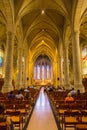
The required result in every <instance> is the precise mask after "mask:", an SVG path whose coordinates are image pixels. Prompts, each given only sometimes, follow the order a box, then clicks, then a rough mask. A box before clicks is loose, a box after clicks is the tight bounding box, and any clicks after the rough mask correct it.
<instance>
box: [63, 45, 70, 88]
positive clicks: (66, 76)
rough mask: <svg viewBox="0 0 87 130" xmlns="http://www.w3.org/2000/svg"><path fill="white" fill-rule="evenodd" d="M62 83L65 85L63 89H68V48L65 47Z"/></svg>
mask: <svg viewBox="0 0 87 130" xmlns="http://www.w3.org/2000/svg"><path fill="white" fill-rule="evenodd" d="M64 85H65V89H70V84H69V60H68V49H67V48H64Z"/></svg>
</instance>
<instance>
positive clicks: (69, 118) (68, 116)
mask: <svg viewBox="0 0 87 130" xmlns="http://www.w3.org/2000/svg"><path fill="white" fill-rule="evenodd" d="M78 123H79V112H78V111H75V112H71V111H65V112H64V117H63V125H64V130H66V128H67V127H73V128H74V129H75V126H76V124H78Z"/></svg>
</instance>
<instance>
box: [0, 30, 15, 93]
mask: <svg viewBox="0 0 87 130" xmlns="http://www.w3.org/2000/svg"><path fill="white" fill-rule="evenodd" d="M13 48H14V33H13V32H11V31H8V32H7V48H6V62H5V77H4V85H3V87H2V92H3V93H5V92H9V91H11V90H13V85H12V69H13Z"/></svg>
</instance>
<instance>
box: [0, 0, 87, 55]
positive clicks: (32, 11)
mask: <svg viewBox="0 0 87 130" xmlns="http://www.w3.org/2000/svg"><path fill="white" fill-rule="evenodd" d="M1 1H2V2H0V10H1V12H0V40H1V39H5V38H6V25H5V23H6V14H5V9H6V8H4V6H5V5H4V4H3V3H5V0H1ZM3 1H4V2H3ZM7 1H8V2H9V3H10V5H11V8H12V10H13V15H14V19H15V20H14V21H15V23H16V33H17V34H18V32H17V28H18V27H19V26H21V28H22V32H23V34H22V36H23V40H24V41H27V43H28V47H29V48H30V49H33V48H35V49H36V48H39V47H40V48H41V46H42V47H44V48H43V49H45V48H46V47H47V49H50V50H53V53H54V50H56V48H58V43H59V38H63V36H66V38H65V39H66V40H67V41H68V37H70V34H69V33H70V31H69V33H68V31H65V35H64V27H65V25H67V26H69V30H70V25H69V23H70V22H71V21H73V20H72V17H73V16H74V13H75V11H76V7H77V4H78V3H79V2H81V0H11V1H10V0H7ZM83 1H84V4H83V5H84V7H85V9H84V7H82V10H81V15H82V17H81V23H80V24H81V26H80V37H81V38H82V39H87V24H86V23H87V11H86V7H87V4H86V3H87V2H86V0H83ZM78 7H81V5H80V6H78ZM42 10H44V14H42V13H41V12H42ZM17 34H16V35H17ZM20 34H21V32H19V35H20ZM68 34H69V35H68ZM19 35H18V37H17V38H19ZM42 40H44V43H43V44H42V43H41V41H42ZM66 44H67V42H66ZM69 47H70V49H69V53H71V52H72V51H70V50H71V48H72V46H71V44H70V46H69ZM43 49H42V50H43ZM71 54H72V53H71Z"/></svg>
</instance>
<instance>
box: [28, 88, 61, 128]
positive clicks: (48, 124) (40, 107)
mask: <svg viewBox="0 0 87 130" xmlns="http://www.w3.org/2000/svg"><path fill="white" fill-rule="evenodd" d="M43 90H44V88H42V89H41V91H40V95H39V97H38V99H37V102H36V105H35V108H34V111H33V113H32V116H31V119H30V122H29V124H28V127H27V130H58V128H57V125H56V122H55V119H54V116H53V113H52V110H51V107H50V104H49V100H48V97H47V94H46V93H44V92H43Z"/></svg>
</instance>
